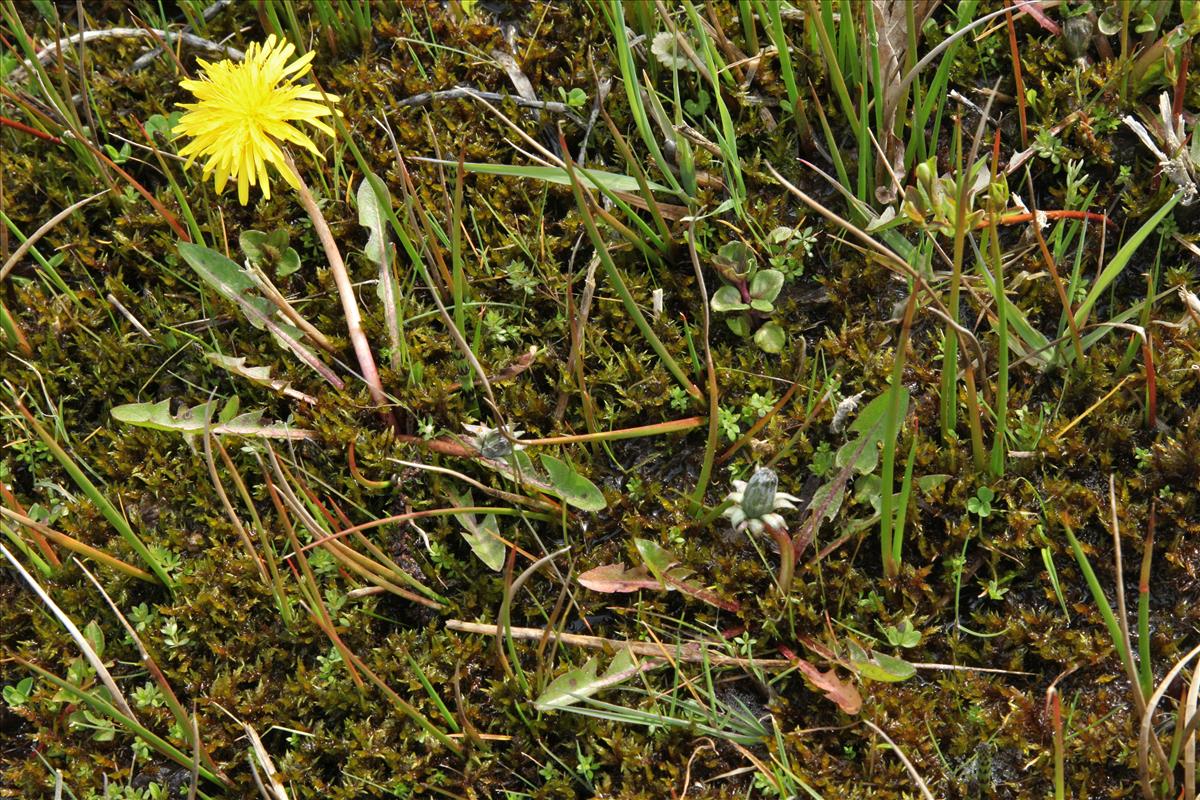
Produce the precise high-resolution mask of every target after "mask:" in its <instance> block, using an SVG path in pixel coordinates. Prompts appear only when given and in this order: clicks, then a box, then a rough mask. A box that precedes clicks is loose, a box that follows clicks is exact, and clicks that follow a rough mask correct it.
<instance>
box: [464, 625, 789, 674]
mask: <svg viewBox="0 0 1200 800" xmlns="http://www.w3.org/2000/svg"><path fill="white" fill-rule="evenodd" d="M446 627H447V628H448V629H449V630H452V631H460V632H462V633H478V634H482V635H484V636H499V635H501V634H503V633H505V632H507V633H509V634H511V635H512V638H514V639H526V640H533V641H541V640H542V639H543V638H549V639H552V640H554V641H555V642H558V643H561V644H567V645H573V646H575V647H587V648H590V649H593V650H620V649H622V648H627V649H628V650H629V651H630V652H632V653H633V654H634V655H639V656H649V657H653V658H661V657H662V655H663V647H662V645H659V644H655V643H654V642H629V641H621V640H620V639H606V638H605V637H603V636H584V635H583V634H578V633H559V632H558V631H553V630H545V629H543V628H518V627H508V628H500V627H498V626H496V625H487V624H482V623H478V622H465V621H463V620H460V619H448V620H446ZM709 644H712V645H714V646H715V645H716V644H717V643H715V642H713V643H709V642H685V643H681V644H680V646H679V648H678V649H677V650H674V651H671V650H669V649H668V652H669V653H670V655H671V657H673V658H675V659H677V660H679V661H689V662H693V663H704V662H707V663H709V664H712V665H713V666H718V667H760V668H765V669H773V668H779V669H787V668H789V667H791V666H792V662H791V661H789V660H788V659H786V658H755V659H749V658H735V657H734V656H726V655H721V654H720V653H712V652H706V649H707V647H708V645H709Z"/></svg>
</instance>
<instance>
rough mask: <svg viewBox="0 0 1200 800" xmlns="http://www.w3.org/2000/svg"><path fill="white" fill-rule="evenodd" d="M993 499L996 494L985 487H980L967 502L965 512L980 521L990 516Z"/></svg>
mask: <svg viewBox="0 0 1200 800" xmlns="http://www.w3.org/2000/svg"><path fill="white" fill-rule="evenodd" d="M995 497H996V493H995V492H993V491H992V490H991V489H989V488H988V487H986V486H980V487H979V488H978V489H976V490H975V496H974V497H972V498H971V499H970V500H968V501H967V511H968V512H970V513H972V514H974V515H975V516H977V517H979V518H980V519H981V520H982V519H983V518H985V517H988V516H990V515H991V513H992V500H993V499H995Z"/></svg>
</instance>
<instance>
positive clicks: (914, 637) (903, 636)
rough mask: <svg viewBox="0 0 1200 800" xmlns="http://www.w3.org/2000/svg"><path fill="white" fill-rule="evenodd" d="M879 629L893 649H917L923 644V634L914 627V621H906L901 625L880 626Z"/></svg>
mask: <svg viewBox="0 0 1200 800" xmlns="http://www.w3.org/2000/svg"><path fill="white" fill-rule="evenodd" d="M879 629H880V630H882V631H883V635H884V636H885V637H886V638H887V641H888V644H890V645H891V646H892V647H904V648H909V647H916V646H917V645H919V644H920V643H921V632H920V631H919V630H917V629H916V628H914V627H913V624H912V620H910V619H904V620H902V621H901V622H900V624H899V625H880V626H879Z"/></svg>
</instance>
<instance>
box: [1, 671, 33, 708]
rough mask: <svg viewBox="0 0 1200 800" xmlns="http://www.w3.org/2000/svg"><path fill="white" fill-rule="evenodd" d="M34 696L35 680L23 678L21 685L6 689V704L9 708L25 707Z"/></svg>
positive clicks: (6, 687) (17, 684)
mask: <svg viewBox="0 0 1200 800" xmlns="http://www.w3.org/2000/svg"><path fill="white" fill-rule="evenodd" d="M32 695H33V678H23V679H22V680H21V681H20V682H19V683H16V684H14V685H12V686H5V687H4V702H5V703H6V704H7V705H8V707H9V708H18V707H20V706H23V705H25V704H26V703H27V702H29V698H30V697H31V696H32Z"/></svg>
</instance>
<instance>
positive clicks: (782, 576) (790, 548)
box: [766, 525, 796, 597]
mask: <svg viewBox="0 0 1200 800" xmlns="http://www.w3.org/2000/svg"><path fill="white" fill-rule="evenodd" d="M766 529H767V532H768V533H770V534H771V538H773V539H774V540H775V543H776V544H777V545H779V574H778V575H777V576H776V578H775V581H776V583H778V584H779V592H780V594H782V595H783V596H784V597H787V596H788V593H789V592H791V590H792V575H793V573H794V572H795V570H796V548H795V546H794V545H793V544H792V537H791V536H788V532H787V531H786V530H784V529H783V528H776V527H775V526H774V525H767V526H766Z"/></svg>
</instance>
